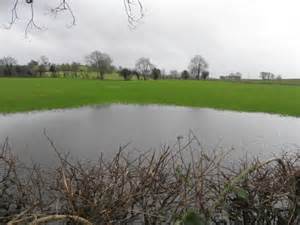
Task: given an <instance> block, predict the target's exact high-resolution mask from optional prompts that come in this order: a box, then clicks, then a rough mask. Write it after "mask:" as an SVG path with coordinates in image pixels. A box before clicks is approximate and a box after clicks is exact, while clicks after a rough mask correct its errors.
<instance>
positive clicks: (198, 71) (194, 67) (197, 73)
mask: <svg viewBox="0 0 300 225" xmlns="http://www.w3.org/2000/svg"><path fill="white" fill-rule="evenodd" d="M207 68H208V64H207V62H206V61H205V59H204V58H203V57H202V56H201V55H196V56H194V57H193V58H192V59H191V62H190V65H189V70H190V74H191V75H192V76H193V77H194V78H196V79H197V80H199V79H200V77H201V75H202V73H203V72H204V71H206V70H207Z"/></svg>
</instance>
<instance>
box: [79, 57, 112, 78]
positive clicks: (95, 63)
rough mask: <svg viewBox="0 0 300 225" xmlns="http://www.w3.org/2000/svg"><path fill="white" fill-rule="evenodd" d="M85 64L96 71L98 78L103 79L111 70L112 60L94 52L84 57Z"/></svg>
mask: <svg viewBox="0 0 300 225" xmlns="http://www.w3.org/2000/svg"><path fill="white" fill-rule="evenodd" d="M85 59H86V62H87V63H88V64H89V65H90V66H91V67H92V68H93V69H95V70H96V71H97V75H98V78H100V79H101V80H103V79H104V74H105V73H107V72H109V71H110V70H111V68H112V65H111V64H112V59H111V58H110V56H109V55H108V54H106V53H102V52H100V51H94V52H92V53H91V54H90V55H88V56H86V58H85Z"/></svg>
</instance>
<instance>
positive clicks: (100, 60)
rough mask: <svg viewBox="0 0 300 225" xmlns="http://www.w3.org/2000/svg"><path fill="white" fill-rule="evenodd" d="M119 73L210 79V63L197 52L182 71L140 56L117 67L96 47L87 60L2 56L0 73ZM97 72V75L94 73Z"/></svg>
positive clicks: (73, 75) (87, 75) (140, 77)
mask: <svg viewBox="0 0 300 225" xmlns="http://www.w3.org/2000/svg"><path fill="white" fill-rule="evenodd" d="M110 73H117V74H119V76H121V77H122V78H123V79H124V80H131V79H132V78H133V77H135V78H136V79H137V80H149V79H152V80H159V79H166V78H168V79H184V80H187V79H197V80H200V79H203V80H205V79H208V77H209V71H208V63H207V62H206V60H205V59H204V58H203V57H202V56H200V55H196V56H194V57H193V58H192V59H191V61H190V63H189V65H188V68H187V69H186V70H184V71H182V72H178V71H176V70H171V71H170V72H169V73H168V74H166V72H165V71H164V70H162V69H159V68H158V67H157V66H155V65H154V64H153V63H152V62H151V60H150V58H146V57H141V58H139V59H138V60H137V61H136V62H135V66H134V68H126V67H116V66H114V65H113V60H112V58H111V57H110V56H109V55H108V54H106V53H103V52H101V51H93V52H91V53H90V54H89V55H87V56H86V57H85V63H84V64H82V63H79V62H72V63H62V64H56V63H51V62H50V60H49V59H48V58H47V57H46V56H41V57H40V58H39V59H32V60H30V61H29V62H28V63H27V64H25V65H20V64H18V62H17V60H16V59H15V58H13V57H10V56H6V57H3V58H0V76H2V77H53V78H58V77H64V78H67V77H68V78H83V79H88V78H91V77H94V78H97V79H100V80H104V79H105V75H107V74H110ZM91 74H94V76H91Z"/></svg>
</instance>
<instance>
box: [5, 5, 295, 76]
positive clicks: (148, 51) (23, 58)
mask: <svg viewBox="0 0 300 225" xmlns="http://www.w3.org/2000/svg"><path fill="white" fill-rule="evenodd" d="M2 2H4V3H2ZM7 2H8V1H1V3H0V21H8V20H9V11H8V7H9V5H8V4H7ZM47 2H49V1H45V0H42V1H41V3H40V5H38V6H37V10H38V11H39V13H38V14H37V16H38V17H37V19H38V20H37V21H38V23H39V24H40V25H41V26H44V27H47V29H46V30H43V31H38V32H36V31H34V32H32V33H31V36H30V38H29V40H28V39H24V26H25V24H26V20H25V19H24V18H26V15H28V12H27V11H26V10H27V9H26V8H23V9H22V11H21V16H22V18H23V20H21V21H19V22H18V24H17V25H16V26H15V27H13V28H12V29H11V30H9V31H7V30H4V29H1V30H0V41H1V47H0V57H1V56H4V55H11V56H15V57H16V58H17V59H18V61H19V62H21V63H25V62H27V61H29V60H30V59H31V58H38V57H39V56H40V55H47V56H48V57H49V58H50V59H51V60H52V61H53V62H71V61H83V59H84V56H85V55H86V54H88V53H89V52H91V51H93V50H96V49H97V50H100V51H103V52H106V53H108V54H110V55H111V56H112V58H113V59H114V63H115V64H116V65H123V66H129V67H132V66H133V65H134V63H135V61H136V59H137V58H139V57H142V56H145V57H149V58H151V59H152V61H153V63H154V64H155V65H157V66H159V67H161V68H164V69H167V70H171V69H177V70H183V69H185V68H186V67H187V65H188V62H189V59H190V58H191V57H192V56H193V55H195V54H201V55H203V56H204V57H205V58H206V59H207V61H208V62H209V64H210V70H211V72H212V74H213V75H214V76H219V75H223V74H227V73H229V72H236V71H240V72H242V73H243V74H244V75H245V77H252V78H254V77H258V73H259V72H260V71H270V72H273V73H275V74H282V75H283V76H284V77H297V76H298V74H299V75H300V64H299V63H298V62H297V60H298V58H299V56H300V43H299V41H298V40H299V38H300V31H299V28H298V21H299V20H300V14H298V9H299V8H300V3H299V1H297V0H290V1H289V2H288V3H287V2H286V1H284V0H252V1H249V0H226V1H220V0H185V1H180V0H163V1H160V0H144V6H145V18H144V20H143V21H142V23H141V24H139V25H138V27H137V28H136V29H135V30H131V29H129V27H128V24H127V19H126V15H125V12H124V7H123V1H122V0H109V1H99V0H84V1H83V0H77V1H72V2H71V3H72V8H73V11H74V13H75V15H76V19H77V25H76V26H75V27H73V28H71V29H70V28H67V25H68V24H69V23H70V22H71V18H70V17H69V15H68V14H63V15H60V16H58V17H57V18H54V17H53V16H50V15H46V13H45V12H47V9H49V7H50V6H49V5H47ZM23 7H24V6H23ZM25 7H26V5H25Z"/></svg>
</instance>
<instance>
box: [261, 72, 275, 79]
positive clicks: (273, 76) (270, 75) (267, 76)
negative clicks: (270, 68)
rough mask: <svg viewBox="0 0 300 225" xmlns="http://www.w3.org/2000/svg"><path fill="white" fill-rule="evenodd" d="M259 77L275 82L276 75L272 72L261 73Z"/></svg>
mask: <svg viewBox="0 0 300 225" xmlns="http://www.w3.org/2000/svg"><path fill="white" fill-rule="evenodd" d="M259 76H260V78H261V79H262V80H274V79H275V75H274V74H273V73H270V72H261V73H260V75H259Z"/></svg>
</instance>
